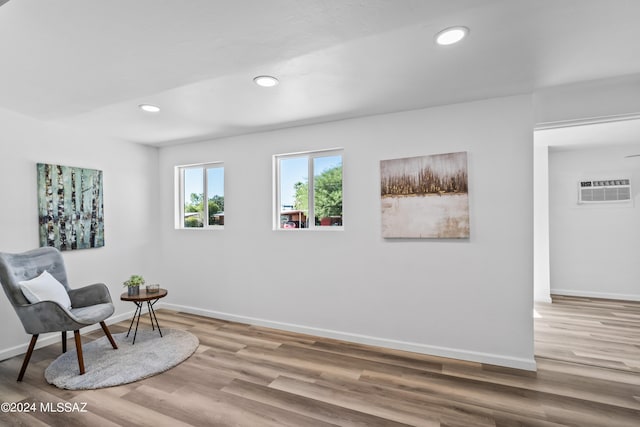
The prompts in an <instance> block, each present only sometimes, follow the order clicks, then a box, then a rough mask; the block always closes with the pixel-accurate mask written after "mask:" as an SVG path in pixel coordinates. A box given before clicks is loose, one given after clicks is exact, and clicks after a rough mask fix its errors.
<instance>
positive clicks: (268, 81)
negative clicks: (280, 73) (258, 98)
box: [253, 76, 279, 87]
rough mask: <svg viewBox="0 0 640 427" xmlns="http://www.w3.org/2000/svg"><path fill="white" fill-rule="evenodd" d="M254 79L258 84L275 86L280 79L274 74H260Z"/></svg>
mask: <svg viewBox="0 0 640 427" xmlns="http://www.w3.org/2000/svg"><path fill="white" fill-rule="evenodd" d="M253 81H254V82H255V83H256V84H257V85H258V86H262V87H273V86H275V85H277V84H278V83H279V82H278V79H276V78H275V77H272V76H258V77H254V79H253Z"/></svg>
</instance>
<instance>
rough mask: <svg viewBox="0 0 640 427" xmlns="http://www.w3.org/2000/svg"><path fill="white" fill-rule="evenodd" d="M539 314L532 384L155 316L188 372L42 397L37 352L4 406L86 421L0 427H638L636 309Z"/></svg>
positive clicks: (5, 391) (13, 371) (53, 348)
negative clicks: (187, 347) (72, 408)
mask: <svg viewBox="0 0 640 427" xmlns="http://www.w3.org/2000/svg"><path fill="white" fill-rule="evenodd" d="M536 310H537V312H538V313H539V314H540V315H541V316H542V317H541V318H537V319H536V328H537V332H536V340H537V346H538V347H539V350H538V351H539V356H538V357H537V358H536V359H537V362H538V372H537V373H531V372H524V371H517V370H511V369H505V368H498V367H495V366H487V365H482V364H478V363H470V362H461V361H455V360H451V359H444V358H437V357H430V356H425V355H420V354H415V353H406V352H401V351H393V350H386V349H380V348H374V347H368V346H364V345H359V344H350V343H345V342H340V341H336V340H331V339H325V338H318V337H312V336H306V335H300V334H295V333H289V332H282V331H276V330H271V329H266V328H261V327H252V326H248V325H244V324H238V323H230V322H225V321H220V320H214V319H209V318H203V317H198V316H193V315H189V314H183V313H176V312H171V311H166V310H159V311H158V317H159V320H160V324H161V326H162V327H164V328H169V327H170V328H178V329H184V330H189V331H191V332H192V333H194V334H196V335H197V336H198V338H199V339H200V347H199V349H198V350H197V352H196V353H195V354H194V355H193V356H191V358H189V359H188V360H187V361H185V362H183V363H182V364H180V365H179V366H177V367H175V368H173V369H171V370H169V371H167V372H165V373H163V374H160V375H157V376H154V377H151V378H148V379H146V380H142V381H139V382H136V383H133V384H128V385H123V386H119V387H112V388H107V389H102V390H91V391H68V390H60V389H57V388H56V387H53V386H51V385H49V384H47V383H46V381H45V380H44V378H43V372H44V369H45V368H46V367H47V366H48V365H49V363H51V361H52V360H54V359H55V358H56V357H57V355H58V354H59V352H60V345H59V344H55V345H50V346H48V347H45V348H42V349H39V350H36V351H35V352H34V355H33V359H32V363H31V365H30V366H29V368H28V370H27V373H26V376H25V379H24V381H23V382H22V383H18V382H16V380H15V379H16V376H17V373H18V370H19V368H20V364H21V359H22V358H21V357H15V358H12V359H9V360H6V361H3V362H1V363H0V401H4V402H28V403H31V402H37V403H38V404H39V403H40V402H52V403H53V404H56V403H58V402H72V403H73V402H77V403H86V409H87V410H88V412H87V413H64V412H60V413H51V412H44V413H43V412H39V411H38V412H35V413H29V414H25V413H22V414H6V413H0V425H2V426H5V425H6V426H14V425H16V426H17V425H22V426H46V425H53V426H91V427H95V426H118V425H120V426H154V427H160V426H172V427H173V426H189V425H191V426H251V427H253V426H295V427H302V426H328V425H341V426H395V425H414V426H464V427H469V426H557V425H571V426H581V427H583V426H607V427H609V426H635V427H638V426H640V373H639V372H638V361H639V360H640V356H639V353H638V352H639V351H640V343H639V341H638V333H639V332H638V331H639V326H640V325H639V322H640V304H639V303H629V304H619V303H612V302H609V301H584V300H583V301H578V300H576V299H571V298H563V299H559V300H558V301H557V302H556V303H555V304H553V305H544V304H543V305H540V306H537V307H536ZM125 323H126V322H123V323H121V324H119V325H114V326H112V328H111V329H112V332H113V333H118V332H122V331H123V330H126V326H128V324H127V325H125ZM141 323H142V322H141ZM146 326H149V323H148V320H147V323H146V324H145V327H146ZM141 327H142V325H141ZM100 336H101V332H95V333H91V334H89V335H87V336H85V337H83V340H85V342H86V341H88V340H90V339H94V338H97V337H100ZM69 348H70V349H73V348H74V347H73V345H72V343H70V344H69ZM141 363H144V360H141ZM87 369H91V367H90V366H87Z"/></svg>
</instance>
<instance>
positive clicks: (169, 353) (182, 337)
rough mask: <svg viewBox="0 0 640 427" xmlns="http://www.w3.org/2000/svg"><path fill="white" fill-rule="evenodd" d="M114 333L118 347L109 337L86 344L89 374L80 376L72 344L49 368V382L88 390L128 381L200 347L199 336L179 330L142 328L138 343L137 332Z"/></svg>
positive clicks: (169, 364) (175, 362) (163, 368)
mask: <svg viewBox="0 0 640 427" xmlns="http://www.w3.org/2000/svg"><path fill="white" fill-rule="evenodd" d="M126 335H127V334H126V333H121V334H114V335H113V338H114V340H115V341H116V344H117V345H118V349H117V350H114V349H113V348H112V347H111V344H109V341H108V340H107V337H102V338H100V339H97V340H95V341H91V342H89V343H87V344H83V345H82V355H83V358H84V366H85V374H84V375H79V372H78V356H77V354H76V351H75V347H74V346H72V347H71V348H69V349H68V350H67V352H66V353H64V354H63V355H61V356H60V357H58V358H57V359H56V360H54V361H53V362H52V363H51V365H49V367H48V368H47V369H46V370H45V372H44V377H45V378H46V380H47V382H48V383H49V384H53V385H55V386H57V387H59V388H64V389H68V390H88V389H95V388H103V387H111V386H115V385H121V384H128V383H131V382H134V381H138V380H141V379H143V378H147V377H150V376H152V375H155V374H158V373H160V372H164V371H166V370H168V369H171V368H173V367H174V366H176V365H178V364H179V363H180V362H182V361H184V360H185V359H187V358H188V357H189V356H191V355H192V354H193V352H194V351H196V348H198V344H199V342H198V338H197V337H196V336H195V335H193V334H192V333H190V332H186V331H181V330H177V329H163V330H162V335H163V336H162V337H160V334H159V333H158V331H154V330H147V329H139V330H138V336H137V337H136V343H135V345H132V344H131V342H132V341H133V331H131V334H130V335H129V338H127V337H126Z"/></svg>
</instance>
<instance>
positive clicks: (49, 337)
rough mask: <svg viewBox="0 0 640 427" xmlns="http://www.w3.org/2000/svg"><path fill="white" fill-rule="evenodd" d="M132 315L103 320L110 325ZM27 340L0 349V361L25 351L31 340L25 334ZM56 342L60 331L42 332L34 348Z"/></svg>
mask: <svg viewBox="0 0 640 427" xmlns="http://www.w3.org/2000/svg"><path fill="white" fill-rule="evenodd" d="M132 316H133V311H130V312H128V313H121V314H118V315H117V316H112V317H110V318H108V319H107V320H105V323H106V324H107V325H111V324H113V323H118V322H122V321H123V320H126V319H130V318H131V317H132ZM96 329H100V324H99V323H96V324H95V325H91V326H87V327H86V328H82V331H81V332H82V334H86V333H88V332H92V331H95V330H96ZM25 337H27V339H28V341H26V342H25V343H23V344H19V345H16V346H14V347H10V348H7V349H4V350H0V361H2V360H6V359H10V358H12V357H14V356H18V355H19V354H24V353H26V352H27V349H28V348H29V340H31V336H30V335H25ZM56 342H60V332H51V333H47V334H42V335H41V336H39V337H38V341H37V342H36V349H38V348H41V347H46V346H48V345H51V344H54V343H56Z"/></svg>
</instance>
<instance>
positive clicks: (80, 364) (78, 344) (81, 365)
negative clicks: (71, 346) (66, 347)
mask: <svg viewBox="0 0 640 427" xmlns="http://www.w3.org/2000/svg"><path fill="white" fill-rule="evenodd" d="M73 336H74V337H75V339H76V352H77V353H78V367H79V368H80V375H84V359H83V358H82V341H81V340H80V331H78V330H76V331H73Z"/></svg>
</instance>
